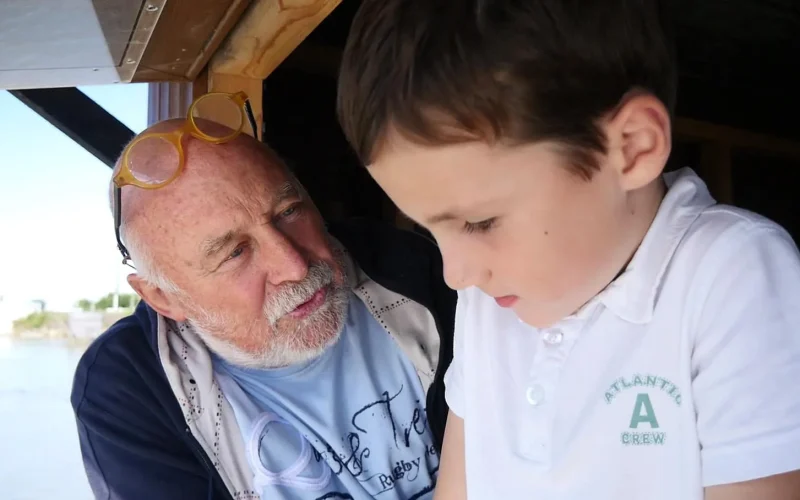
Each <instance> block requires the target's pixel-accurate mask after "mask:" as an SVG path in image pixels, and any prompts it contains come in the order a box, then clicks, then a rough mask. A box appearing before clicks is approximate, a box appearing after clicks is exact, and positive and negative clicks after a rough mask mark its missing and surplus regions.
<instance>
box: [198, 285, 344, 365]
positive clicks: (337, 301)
mask: <svg viewBox="0 0 800 500" xmlns="http://www.w3.org/2000/svg"><path fill="white" fill-rule="evenodd" d="M342 292H345V293H342ZM349 298H350V297H349V292H348V291H347V290H344V289H343V290H332V291H331V293H329V294H328V297H327V298H326V301H325V304H323V305H322V307H320V309H319V310H317V311H314V312H313V313H312V314H310V315H309V316H308V317H307V318H305V319H304V320H303V322H302V323H301V324H300V325H299V328H297V329H296V330H294V331H293V332H290V333H283V334H280V335H276V334H275V332H274V330H273V331H270V332H264V331H260V330H261V328H259V327H258V326H257V325H255V324H251V325H249V326H248V327H245V328H237V329H236V330H238V331H239V333H240V334H245V335H247V336H257V337H258V338H262V339H265V342H264V346H263V348H261V349H259V350H258V351H257V352H249V351H245V350H243V349H241V348H239V347H238V346H237V345H235V344H234V343H233V342H232V341H230V340H228V339H226V338H225V335H224V334H221V332H222V331H224V330H222V329H220V328H219V326H220V325H227V326H228V328H230V325H232V324H234V323H235V322H233V321H230V320H228V319H226V318H224V317H223V316H222V315H220V314H218V313H209V312H208V311H201V312H200V316H201V318H200V319H194V320H187V324H188V325H189V326H190V327H191V328H192V329H193V330H194V331H195V333H197V335H198V336H199V337H200V339H201V340H202V341H203V342H204V343H205V344H206V345H207V346H208V348H209V349H210V350H211V351H213V352H214V353H216V354H217V355H218V356H219V357H221V358H222V359H224V360H225V361H227V362H228V363H231V364H233V365H236V366H243V367H246V368H256V369H269V368H280V367H283V366H290V365H295V364H300V363H305V362H308V361H311V360H312V359H316V358H318V357H319V356H320V355H322V353H323V352H325V351H326V350H327V349H328V348H329V347H331V346H332V345H333V344H335V343H336V341H337V340H339V337H340V335H341V332H342V329H343V328H344V322H345V320H346V318H347V306H348V303H349ZM299 330H304V331H303V335H302V340H303V341H302V342H301V341H298V339H297V333H300V332H299ZM244 332H247V333H244Z"/></svg>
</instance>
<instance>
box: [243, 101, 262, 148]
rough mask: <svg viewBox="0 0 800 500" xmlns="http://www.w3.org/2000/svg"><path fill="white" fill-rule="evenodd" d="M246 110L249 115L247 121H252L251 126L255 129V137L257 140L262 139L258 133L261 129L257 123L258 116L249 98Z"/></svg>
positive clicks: (245, 106)
mask: <svg viewBox="0 0 800 500" xmlns="http://www.w3.org/2000/svg"><path fill="white" fill-rule="evenodd" d="M244 111H245V114H246V115H247V121H249V122H250V128H252V129H253V137H255V138H256V139H257V140H261V139H260V137H259V135H258V132H259V130H258V125H257V124H256V117H255V115H254V114H253V106H252V105H251V104H250V100H249V99H248V100H246V101H245V102H244Z"/></svg>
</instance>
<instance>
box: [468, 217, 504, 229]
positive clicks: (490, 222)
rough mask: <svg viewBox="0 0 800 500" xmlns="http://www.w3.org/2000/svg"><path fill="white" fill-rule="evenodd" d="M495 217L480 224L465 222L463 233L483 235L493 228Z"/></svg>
mask: <svg viewBox="0 0 800 500" xmlns="http://www.w3.org/2000/svg"><path fill="white" fill-rule="evenodd" d="M496 221H497V217H492V218H490V219H486V220H482V221H480V222H465V223H464V231H465V232H467V233H485V232H488V231H489V230H490V229H492V227H494V224H495V222H496Z"/></svg>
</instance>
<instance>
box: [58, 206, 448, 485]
mask: <svg viewBox="0 0 800 500" xmlns="http://www.w3.org/2000/svg"><path fill="white" fill-rule="evenodd" d="M330 231H331V233H332V234H333V235H334V236H335V237H336V238H337V239H338V240H339V241H340V242H341V243H342V244H343V245H344V246H345V248H347V249H348V251H349V252H350V254H351V255H352V257H353V259H354V260H355V261H356V262H357V264H358V265H359V266H360V267H361V268H362V269H363V270H364V272H365V273H366V274H367V275H368V276H369V277H370V278H372V279H373V280H375V281H376V282H377V283H379V284H380V285H381V286H383V287H385V288H388V289H390V290H392V291H394V292H396V293H399V294H401V295H404V296H406V297H408V298H410V299H412V300H414V301H416V302H418V303H420V304H422V305H424V306H425V307H427V308H428V309H429V310H430V311H431V313H432V314H433V317H434V319H435V320H436V323H437V327H438V330H439V334H440V337H441V348H440V352H439V366H438V368H437V370H436V375H435V378H434V382H433V384H432V385H431V387H430V389H429V390H428V398H427V402H426V403H427V412H428V420H429V422H430V426H431V430H432V432H433V435H434V438H435V443H436V446H437V448H439V449H441V442H442V437H443V434H444V425H445V421H446V418H447V411H448V408H447V404H446V403H445V400H444V381H443V377H444V373H445V371H446V369H447V367H448V366H449V364H450V361H451V359H452V356H453V326H454V321H455V303H456V294H455V292H453V291H452V290H450V289H449V288H447V287H446V286H445V284H444V280H443V277H442V262H441V257H440V255H439V252H438V249H437V248H436V246H435V245H434V244H433V243H432V242H430V241H429V240H427V239H425V238H424V237H422V236H420V235H417V234H415V233H411V232H407V231H400V230H397V229H394V228H391V227H385V226H377V225H375V224H373V223H368V222H365V221H360V222H351V223H346V224H338V225H332V226H331V228H330ZM156 325H157V321H156V313H155V311H153V310H152V309H151V308H150V307H148V306H147V305H146V304H145V303H144V302H142V303H141V304H140V305H139V307H138V308H137V309H136V311H135V313H134V314H133V315H132V316H129V317H126V318H124V319H122V320H120V321H119V322H117V323H116V324H115V325H113V326H112V327H111V328H110V329H109V330H108V331H106V332H105V333H103V334H102V335H101V336H100V337H98V338H97V340H95V341H94V342H93V343H92V345H91V346H90V347H89V349H88V350H87V351H86V353H85V354H84V355H83V357H82V358H81V360H80V362H79V364H78V368H77V370H76V373H75V380H74V383H73V388H72V398H71V401H72V406H73V409H74V410H75V415H76V420H77V424H78V434H79V437H80V446H81V453H82V455H83V460H84V463H85V464H86V469H87V473H88V475H89V483H90V484H91V486H92V489H93V491H94V494H95V497H96V498H98V499H109V500H112V499H113V500H117V499H124V500H145V499H146V500H162V499H163V500H174V499H178V498H180V499H190V500H191V499H230V500H233V499H232V496H231V494H230V493H229V492H228V489H227V488H226V487H225V484H224V483H223V482H222V478H221V477H220V476H219V473H218V472H217V471H216V469H215V468H214V467H213V465H212V464H211V461H210V460H209V458H208V456H207V455H206V454H205V452H204V451H203V450H202V448H201V447H200V444H199V443H198V442H197V440H196V439H195V438H194V436H193V435H192V434H191V432H190V431H189V428H188V427H187V426H186V422H185V421H184V419H183V413H182V411H181V409H180V405H179V403H178V401H177V399H176V398H175V396H174V394H173V392H172V389H171V388H170V386H169V383H168V382H167V377H166V374H165V373H164V370H163V368H162V364H161V361H160V360H159V354H158V348H157V342H156V337H157V332H156ZM89 471H96V472H89ZM237 500H238V499H237ZM265 500H266V499H265Z"/></svg>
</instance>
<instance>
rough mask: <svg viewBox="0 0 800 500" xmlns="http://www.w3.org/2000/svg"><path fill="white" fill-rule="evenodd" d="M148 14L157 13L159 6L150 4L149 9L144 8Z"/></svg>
mask: <svg viewBox="0 0 800 500" xmlns="http://www.w3.org/2000/svg"><path fill="white" fill-rule="evenodd" d="M144 10H146V11H147V12H155V11H157V10H158V5H153V4H149V5H148V6H147V7H145V8H144Z"/></svg>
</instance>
